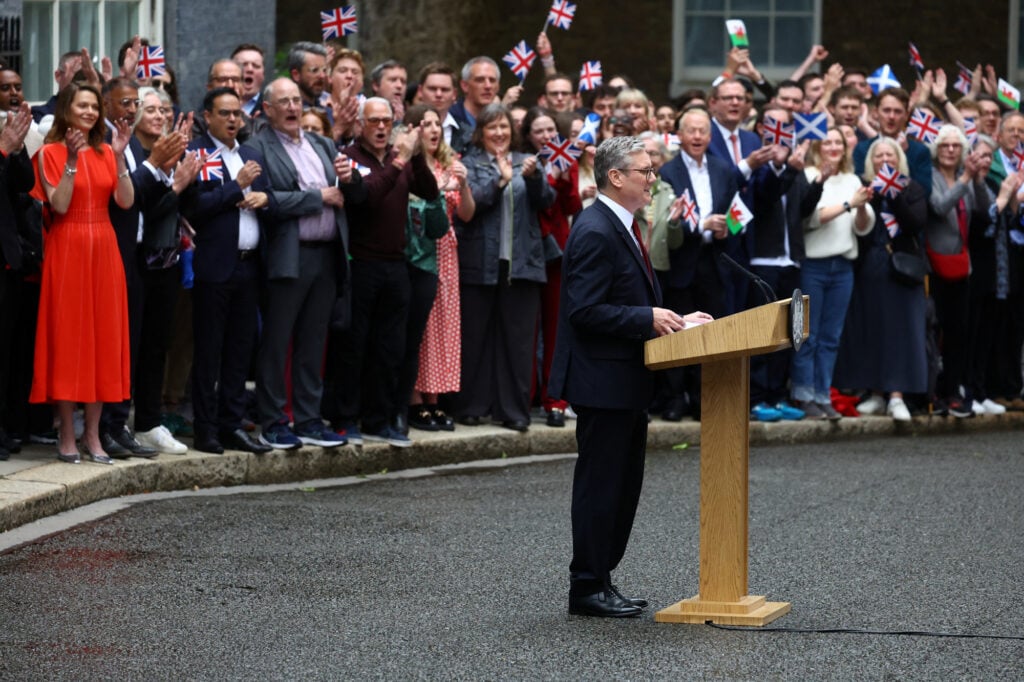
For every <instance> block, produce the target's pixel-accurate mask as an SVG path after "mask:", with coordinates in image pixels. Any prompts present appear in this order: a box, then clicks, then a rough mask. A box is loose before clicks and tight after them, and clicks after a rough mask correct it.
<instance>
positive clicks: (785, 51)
mask: <svg viewBox="0 0 1024 682" xmlns="http://www.w3.org/2000/svg"><path fill="white" fill-rule="evenodd" d="M813 35H814V24H813V19H812V18H811V17H785V18H779V19H776V20H775V55H774V59H773V65H774V66H799V65H800V64H801V63H802V62H803V61H804V59H805V58H806V57H807V53H808V52H810V51H811V37H812V36H813ZM755 63H756V62H755Z"/></svg>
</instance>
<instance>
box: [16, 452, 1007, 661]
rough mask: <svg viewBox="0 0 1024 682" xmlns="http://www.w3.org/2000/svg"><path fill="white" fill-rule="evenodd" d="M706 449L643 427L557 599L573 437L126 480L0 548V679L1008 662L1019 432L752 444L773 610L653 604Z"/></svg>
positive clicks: (758, 569) (755, 505) (664, 582)
mask: <svg viewBox="0 0 1024 682" xmlns="http://www.w3.org/2000/svg"><path fill="white" fill-rule="evenodd" d="M698 455H699V451H697V450H696V449H690V450H684V451H677V452H662V453H652V454H651V455H650V456H649V457H648V467H647V476H646V481H645V490H644V496H643V498H642V500H641V504H640V510H639V513H638V517H637V522H636V526H635V528H634V533H633V540H632V543H631V546H630V548H629V550H628V552H627V556H626V559H625V561H624V562H623V565H622V566H621V567H620V569H619V571H618V572H617V574H616V581H617V583H618V584H619V586H620V587H621V588H623V591H624V592H628V593H630V594H636V595H642V596H645V597H647V598H648V599H650V600H651V602H652V606H653V608H652V609H651V610H650V611H648V612H647V613H645V615H644V617H642V618H641V619H633V620H618V621H615V620H600V619H587V618H579V617H570V616H568V615H567V613H566V593H567V563H568V559H569V557H568V551H569V545H570V540H569V537H570V536H569V523H568V508H569V489H570V482H571V477H572V466H573V462H572V460H570V459H564V458H563V459H557V460H554V461H550V462H546V463H542V464H533V465H529V466H514V467H507V468H501V469H497V470H490V471H480V472H466V471H464V470H463V471H460V472H459V473H452V474H450V475H442V476H434V477H430V478H421V479H413V480H410V479H399V478H396V479H393V480H383V481H370V482H366V483H364V484H360V485H349V486H344V487H338V488H320V489H315V490H313V489H305V490H303V489H294V490H290V491H280V490H276V491H274V492H270V493H263V494H259V493H246V494H240V495H239V494H234V495H223V496H210V495H205V496H190V495H185V496H180V497H175V498H172V499H161V500H159V501H153V502H145V503H141V504H135V505H133V506H130V507H129V508H127V509H125V510H123V511H120V512H118V513H116V514H113V515H111V516H108V517H106V518H103V519H101V520H98V521H93V522H90V523H87V524H85V525H80V526H77V527H74V528H71V529H68V530H66V531H63V532H60V533H57V534H56V535H53V536H52V537H48V538H44V539H41V540H39V541H37V542H34V543H32V544H29V545H26V546H22V547H19V548H16V549H13V550H10V551H7V552H5V553H3V554H0V678H2V679H18V680H23V679H39V680H43V679H46V680H52V679H76V680H78V679H101V678H106V679H146V680H151V679H211V680H213V679H217V680H220V679H254V678H260V679H275V680H276V679H281V680H285V679H289V680H290V679H336V680H349V679H395V680H404V679H431V680H433V679H442V680H448V679H466V680H480V679H487V680H492V679H493V680H497V679H501V680H506V679H512V680H519V679H559V680H561V679H572V680H594V679H601V680H604V679H617V680H634V679H635V680H644V679H655V678H665V677H667V676H669V675H671V676H675V677H681V678H682V679H695V678H706V679H744V680H766V679H768V680H771V679H799V680H807V679H844V680H845V679H870V680H876V679H942V680H947V679H979V680H998V679H1007V680H1011V679H1014V680H1015V679H1021V678H1022V677H1024V641H1021V639H1019V638H1021V637H1024V598H1022V596H1021V595H1022V591H1021V584H1022V578H1021V574H1022V571H1021V561H1022V560H1024V532H1022V531H1024V495H1022V494H1021V491H1022V489H1024V443H1022V442H1021V436H1020V434H1019V433H1013V432H1010V433H993V434H984V435H978V434H974V435H971V436H969V437H967V436H958V437H935V438H892V439H886V440H875V441H862V442H849V443H842V444H833V445H820V444H819V445H800V446H793V447H771V448H756V449H755V450H754V451H753V453H752V458H751V467H750V479H751V504H750V507H751V510H750V511H751V513H750V588H751V589H750V591H751V593H752V594H765V595H767V596H768V597H769V599H771V600H781V601H789V602H792V605H793V611H792V613H790V614H789V615H787V616H784V617H783V618H782V619H780V620H778V621H776V622H775V623H774V624H773V625H772V626H771V627H774V628H794V629H831V628H861V629H871V630H881V631H929V632H936V633H940V632H941V633H959V634H975V635H977V634H986V635H1002V636H1017V637H1018V639H1016V640H1011V639H979V638H945V637H930V636H920V635H917V636H900V635H895V634H825V633H794V632H778V631H759V630H745V631H728V630H721V629H715V628H713V627H710V626H705V625H668V624H660V623H655V622H654V620H653V611H654V610H655V609H657V608H661V607H664V606H667V605H669V604H671V603H674V602H676V601H678V600H679V599H682V598H686V597H691V596H693V595H694V594H695V593H696V591H697V570H698V567H697V538H698V521H697V519H698V486H699V482H698V465H699V462H698Z"/></svg>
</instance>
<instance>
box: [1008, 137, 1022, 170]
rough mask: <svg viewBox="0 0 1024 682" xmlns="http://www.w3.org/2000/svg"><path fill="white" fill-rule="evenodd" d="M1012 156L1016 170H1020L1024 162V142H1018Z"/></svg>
mask: <svg viewBox="0 0 1024 682" xmlns="http://www.w3.org/2000/svg"><path fill="white" fill-rule="evenodd" d="M1010 156H1011V157H1012V159H1013V163H1014V166H1015V167H1016V169H1020V167H1021V163H1022V162H1024V142H1018V143H1017V146H1016V147H1014V148H1013V152H1012V153H1011V154H1010Z"/></svg>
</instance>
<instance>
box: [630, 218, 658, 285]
mask: <svg viewBox="0 0 1024 682" xmlns="http://www.w3.org/2000/svg"><path fill="white" fill-rule="evenodd" d="M633 237H635V238H636V244H637V246H639V247H640V255H641V256H643V257H644V265H646V266H647V278H648V279H650V280H651V281H654V271H653V270H652V269H651V259H650V258H649V257H648V256H647V249H646V248H645V247H644V240H643V239H641V238H640V226H639V225H637V222H636V218H634V219H633Z"/></svg>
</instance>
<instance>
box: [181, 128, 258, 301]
mask: <svg viewBox="0 0 1024 682" xmlns="http://www.w3.org/2000/svg"><path fill="white" fill-rule="evenodd" d="M216 146H217V145H216V144H214V142H213V140H212V139H211V138H210V136H209V134H205V135H201V136H199V137H197V138H193V140H192V142H191V143H189V145H188V149H189V151H192V150H196V149H213V148H214V147H216ZM239 153H240V154H241V156H242V159H243V161H256V162H257V163H259V164H260V166H263V165H264V163H263V157H262V156H260V153H259V152H258V151H256V150H255V149H252V148H250V147H246V146H244V145H242V146H239ZM221 168H223V170H224V177H223V179H221V180H216V179H213V180H206V181H204V180H202V179H201V178H198V177H197V178H196V181H195V182H193V183H192V184H191V185H190V186H189V187H188V189H186V190H185V191H184V192H183V193H182V195H181V202H180V206H181V213H182V215H184V216H185V217H186V218H187V219H188V221H189V222H190V223H191V225H192V227H193V229H195V231H196V237H195V245H196V253H195V256H194V258H193V261H192V268H193V270H194V271H195V276H196V279H198V280H202V281H204V282H212V283H214V284H218V283H221V282H226V281H227V280H228V278H229V277H230V276H231V273H232V272H234V270H235V266H236V265H238V216H239V210H238V207H237V204H238V202H240V201H241V200H242V199H243V197H244V194H243V193H242V188H241V187H239V186H238V182H236V181H235V180H231V179H229V178H230V177H231V176H230V175H229V174H228V169H227V166H225V165H224V162H223V161H221ZM252 189H253V191H256V192H265V193H266V194H267V198H268V202H269V203H268V204H267V205H266V206H265V207H263V208H262V209H260V210H259V211H257V212H256V215H257V217H258V219H259V222H260V246H261V247H262V246H263V245H264V242H265V241H266V240H265V239H264V234H265V233H266V224H267V222H268V221H269V220H270V219H272V218H273V216H274V214H275V212H276V209H277V204H276V202H275V200H274V195H273V191H272V190H271V187H270V181H269V180H268V179H267V176H266V174H260V175H258V176H257V177H256V179H255V180H254V181H253V183H252Z"/></svg>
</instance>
